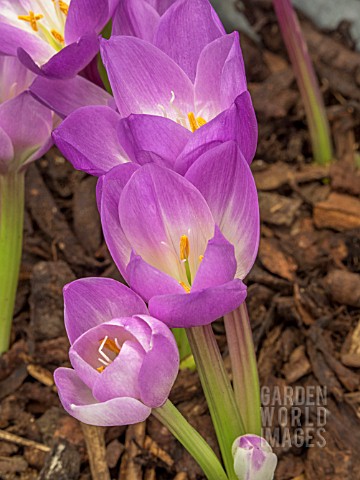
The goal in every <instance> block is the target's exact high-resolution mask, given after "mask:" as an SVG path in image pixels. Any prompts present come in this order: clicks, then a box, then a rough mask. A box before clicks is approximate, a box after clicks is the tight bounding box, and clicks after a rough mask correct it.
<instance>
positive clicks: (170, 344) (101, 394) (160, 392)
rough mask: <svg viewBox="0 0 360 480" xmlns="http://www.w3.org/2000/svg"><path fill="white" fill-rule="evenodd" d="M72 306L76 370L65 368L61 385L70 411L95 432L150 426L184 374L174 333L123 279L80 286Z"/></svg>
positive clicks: (69, 317)
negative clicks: (104, 428) (154, 410)
mask: <svg viewBox="0 0 360 480" xmlns="http://www.w3.org/2000/svg"><path fill="white" fill-rule="evenodd" d="M64 302H65V326H66V330H67V333H68V336H69V340H70V342H71V347H70V351H69V357H70V362H71V364H72V367H73V369H70V368H58V369H57V370H56V371H55V374H54V378H55V383H56V386H57V388H58V390H59V396H60V400H61V402H62V404H63V406H64V408H65V410H66V411H67V412H68V413H69V414H70V415H72V416H73V417H75V418H77V419H78V420H81V421H82V422H85V423H89V424H92V425H102V426H111V425H129V424H132V423H137V422H141V421H143V420H145V419H146V418H147V417H148V416H149V415H150V413H151V409H152V408H157V407H160V406H161V405H163V404H164V403H165V402H166V400H167V398H168V395H169V392H170V389H171V387H172V385H173V383H174V381H175V378H176V376H177V373H178V367H179V354H178V349H177V346H176V342H175V339H174V337H173V335H172V333H171V331H170V330H169V329H168V328H167V327H166V326H165V325H164V324H163V323H162V322H160V321H159V320H156V319H155V318H152V317H150V316H149V315H148V311H147V308H146V305H145V304H144V302H143V301H142V300H141V299H140V298H139V297H138V296H137V295H136V294H135V293H134V292H132V291H131V290H130V289H129V288H127V287H125V286H124V285H122V284H121V283H119V282H116V281H115V280H111V279H106V278H84V279H81V280H76V281H75V282H72V283H70V284H69V285H67V286H66V287H65V289H64Z"/></svg>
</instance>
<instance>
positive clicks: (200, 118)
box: [196, 117, 206, 128]
mask: <svg viewBox="0 0 360 480" xmlns="http://www.w3.org/2000/svg"><path fill="white" fill-rule="evenodd" d="M196 121H197V124H198V128H200V127H202V126H203V125H205V123H206V120H205V119H204V118H202V117H196Z"/></svg>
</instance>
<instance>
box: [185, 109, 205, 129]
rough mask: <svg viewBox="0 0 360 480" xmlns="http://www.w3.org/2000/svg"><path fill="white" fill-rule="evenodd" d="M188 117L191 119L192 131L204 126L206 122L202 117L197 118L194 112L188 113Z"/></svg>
mask: <svg viewBox="0 0 360 480" xmlns="http://www.w3.org/2000/svg"><path fill="white" fill-rule="evenodd" d="M188 119H189V124H190V129H191V131H192V132H195V130H197V129H198V128H200V127H202V126H203V125H205V123H206V120H205V119H204V118H202V117H196V118H195V115H194V113H193V112H189V113H188Z"/></svg>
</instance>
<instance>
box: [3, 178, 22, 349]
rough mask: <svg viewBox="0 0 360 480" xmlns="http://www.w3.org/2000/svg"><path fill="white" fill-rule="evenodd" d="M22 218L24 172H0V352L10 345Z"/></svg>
mask: <svg viewBox="0 0 360 480" xmlns="http://www.w3.org/2000/svg"><path fill="white" fill-rule="evenodd" d="M23 222H24V173H9V174H7V175H4V176H2V175H0V354H1V353H3V352H6V351H7V350H8V348H9V345H10V334H11V324H12V318H13V314H14V304H15V296H16V289H17V283H18V278H19V270H20V261H21V250H22V232H23Z"/></svg>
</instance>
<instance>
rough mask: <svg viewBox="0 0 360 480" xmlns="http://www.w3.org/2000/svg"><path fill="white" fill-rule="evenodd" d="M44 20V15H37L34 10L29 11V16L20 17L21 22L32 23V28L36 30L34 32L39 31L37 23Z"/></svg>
mask: <svg viewBox="0 0 360 480" xmlns="http://www.w3.org/2000/svg"><path fill="white" fill-rule="evenodd" d="M42 18H44V15H41V13H39V14H36V15H35V13H34V12H33V11H32V10H30V11H29V15H18V19H19V20H23V21H24V22H29V23H30V27H31V28H32V29H33V30H34V32H37V31H38V27H37V23H36V22H37V21H38V20H41V19H42Z"/></svg>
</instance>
